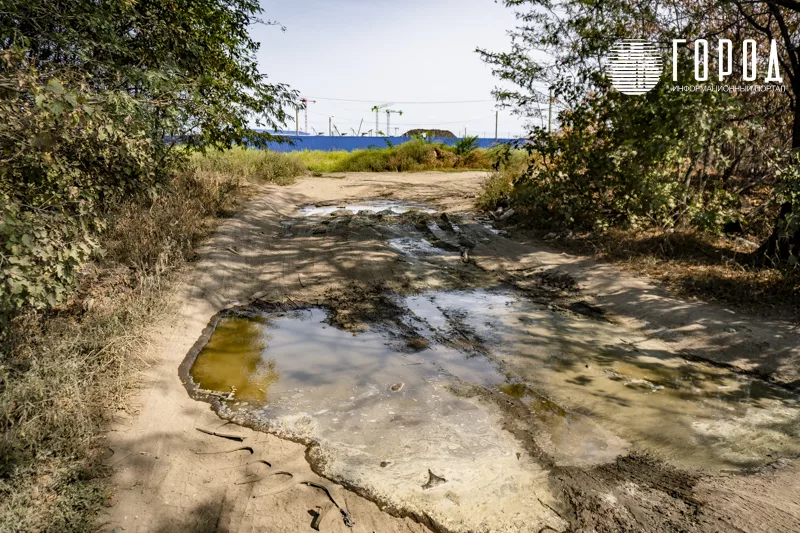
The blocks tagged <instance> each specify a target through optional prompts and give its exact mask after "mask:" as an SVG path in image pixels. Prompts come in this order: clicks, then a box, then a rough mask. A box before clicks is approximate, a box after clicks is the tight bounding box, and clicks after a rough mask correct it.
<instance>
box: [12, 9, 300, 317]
mask: <svg viewBox="0 0 800 533" xmlns="http://www.w3.org/2000/svg"><path fill="white" fill-rule="evenodd" d="M259 13H260V8H259V6H258V4H257V3H256V2H252V1H249V0H232V1H224V2H223V1H218V0H198V1H195V0H192V1H181V0H178V1H174V0H169V1H166V0H154V1H149V0H145V1H139V2H116V1H111V0H99V1H92V2H88V1H85V0H56V1H43V0H24V1H22V0H4V2H3V6H2V8H1V9H0V54H2V56H1V59H2V62H0V161H2V165H1V166H0V269H1V272H2V278H0V302H2V305H0V307H2V308H3V309H0V311H5V312H9V310H10V309H14V308H20V307H23V306H34V307H44V306H51V305H55V304H57V303H59V302H62V301H64V299H65V298H66V296H67V295H68V294H69V289H70V288H71V287H72V286H73V285H74V282H75V275H76V272H77V271H78V270H79V268H80V266H81V265H82V264H83V263H84V262H85V261H87V259H88V258H89V257H90V256H91V255H92V254H94V253H97V252H98V250H96V244H95V243H96V239H95V236H96V235H97V233H98V232H100V231H102V230H103V229H104V223H103V220H104V217H105V215H106V213H107V212H108V210H110V209H113V208H114V206H115V205H117V204H118V203H119V202H120V201H122V200H123V199H127V198H130V197H131V196H133V195H150V196H153V195H158V194H159V190H160V186H161V184H162V183H163V182H164V181H165V178H166V177H167V176H169V175H170V173H171V172H172V170H173V169H174V168H175V166H176V165H178V164H180V163H181V162H182V160H183V158H184V157H185V155H186V153H187V151H186V150H185V149H184V148H177V147H176V144H177V143H178V142H180V143H181V145H182V146H183V147H189V148H191V149H200V150H204V149H206V148H209V147H213V148H227V147H230V146H232V145H234V144H242V143H251V144H256V145H257V144H259V143H264V142H266V141H268V140H271V139H272V136H271V135H269V134H267V133H259V132H255V131H253V130H252V129H251V128H250V127H249V124H250V123H255V124H256V125H257V126H265V127H268V128H271V129H277V128H278V127H279V126H280V125H281V124H282V123H283V122H284V120H285V118H286V115H285V114H284V106H287V105H289V104H291V103H292V102H293V100H294V98H295V94H294V93H293V92H292V91H290V90H289V89H288V88H287V87H286V86H284V85H282V84H272V83H269V82H268V80H267V78H266V76H265V75H264V74H262V73H260V72H259V70H258V66H257V63H256V57H255V53H256V51H257V50H258V44H257V43H255V42H254V41H253V40H252V39H251V38H250V36H249V34H248V29H249V26H250V25H252V24H254V23H258V22H259V19H258V15H259ZM267 24H274V23H272V22H267Z"/></svg>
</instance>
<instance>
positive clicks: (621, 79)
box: [608, 39, 664, 94]
mask: <svg viewBox="0 0 800 533" xmlns="http://www.w3.org/2000/svg"><path fill="white" fill-rule="evenodd" d="M608 62H609V77H610V78H611V85H613V86H614V88H615V89H616V90H618V91H619V92H621V93H622V94H644V93H646V92H647V91H649V90H650V89H652V88H653V87H655V86H656V85H657V84H658V80H659V79H660V78H661V72H662V69H663V66H664V65H663V62H662V60H661V53H660V52H659V50H658V47H656V45H655V44H653V43H651V42H649V41H645V40H643V39H625V40H622V41H620V42H618V43H616V44H615V45H614V46H613V47H612V48H611V53H610V54H609V57H608Z"/></svg>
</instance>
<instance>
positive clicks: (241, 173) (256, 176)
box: [191, 147, 308, 185]
mask: <svg viewBox="0 0 800 533" xmlns="http://www.w3.org/2000/svg"><path fill="white" fill-rule="evenodd" d="M191 165H192V167H194V168H195V169H197V170H199V171H201V172H216V173H219V174H222V175H225V176H236V177H239V178H242V179H246V180H250V181H253V182H259V181H260V182H266V183H274V184H276V185H290V184H292V183H294V181H295V179H296V178H297V177H298V176H302V175H305V174H307V173H308V167H307V166H306V165H305V164H304V163H303V162H302V161H301V160H300V159H299V158H297V157H292V156H291V155H290V154H284V153H280V152H273V151H271V150H255V149H251V148H243V147H236V148H232V149H230V150H224V151H221V150H214V151H208V152H206V153H205V154H202V153H194V154H192V156H191Z"/></svg>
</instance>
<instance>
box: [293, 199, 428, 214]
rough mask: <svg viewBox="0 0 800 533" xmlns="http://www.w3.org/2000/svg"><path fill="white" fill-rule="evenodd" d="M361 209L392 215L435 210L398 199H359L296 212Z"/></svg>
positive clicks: (326, 212)
mask: <svg viewBox="0 0 800 533" xmlns="http://www.w3.org/2000/svg"><path fill="white" fill-rule="evenodd" d="M361 211H367V212H370V213H384V214H394V215H400V214H403V213H407V212H409V211H419V212H421V213H434V212H435V210H434V209H431V208H430V207H427V206H425V205H423V204H417V203H409V202H401V201H398V200H361V201H358V202H354V203H347V202H341V203H337V204H330V205H322V204H314V205H306V206H303V207H301V208H300V210H299V212H298V213H299V215H300V216H303V217H313V216H326V215H331V214H335V213H339V212H349V213H351V214H356V213H359V212H361Z"/></svg>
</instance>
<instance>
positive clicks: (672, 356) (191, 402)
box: [103, 172, 800, 533]
mask: <svg viewBox="0 0 800 533" xmlns="http://www.w3.org/2000/svg"><path fill="white" fill-rule="evenodd" d="M485 177H486V176H485V174H483V173H477V172H463V173H403V174H388V173H387V174H366V173H365V174H348V175H346V176H345V177H344V178H341V179H333V178H307V179H304V180H302V181H300V182H298V183H297V184H295V185H294V186H291V187H283V188H281V187H266V186H265V187H259V188H258V189H257V191H255V193H256V194H254V195H253V196H252V197H251V199H250V200H249V201H248V203H247V204H246V205H245V206H244V209H243V210H242V211H241V212H240V214H239V215H237V216H236V217H234V218H232V219H229V220H226V221H225V222H224V223H223V224H222V225H221V227H220V228H219V230H218V232H217V233H216V235H215V236H214V237H213V238H211V239H210V240H209V241H208V242H207V243H206V244H205V245H204V246H203V247H202V249H201V250H199V256H200V257H199V260H198V261H197V263H195V264H194V265H193V268H192V269H191V271H190V272H189V274H188V276H187V279H186V282H185V283H184V285H183V286H182V288H181V289H180V291H179V292H178V293H177V294H176V295H175V298H174V303H173V306H172V308H173V309H174V315H173V316H172V317H171V318H170V319H169V320H165V321H164V323H163V324H161V325H160V326H159V334H158V335H157V345H156V346H157V347H156V349H155V350H154V352H153V353H151V354H148V355H149V357H150V359H152V360H153V361H154V363H153V364H152V366H151V367H150V368H149V369H148V371H147V372H146V373H145V375H144V376H143V378H142V390H141V393H140V394H139V395H138V397H137V399H136V404H135V407H136V410H135V412H136V414H135V415H129V416H125V415H122V414H120V416H119V417H118V419H117V421H116V423H115V425H114V428H113V431H112V432H111V433H110V434H109V439H108V440H109V447H110V450H111V451H113V453H112V454H110V456H109V457H108V459H107V463H108V464H109V465H110V466H112V468H113V484H114V487H115V489H114V498H113V505H112V506H111V507H110V508H109V509H108V511H107V516H104V517H103V524H104V525H103V529H104V530H106V531H114V530H116V531H143V532H144V531H146V532H150V531H156V532H158V531H164V532H167V531H170V532H171V531H189V532H212V531H214V532H231V533H232V532H251V531H252V532H255V531H259V532H262V531H270V532H273V531H274V532H291V531H314V530H319V531H330V532H343V531H353V532H400V531H403V532H405V531H414V532H422V531H447V532H451V531H452V532H472V531H474V532H495V531H496V532H518V531H519V532H541V531H703V532H711V531H748V532H750V531H764V532H774V531H786V532H791V531H798V530H800V466H798V463H797V461H796V460H795V458H796V457H797V456H800V399H799V398H798V393H797V387H798V385H800V376H799V375H798V370H799V369H800V349H799V348H798V346H800V342H798V341H800V335H798V332H797V330H796V329H795V328H793V325H792V324H786V323H781V322H777V321H772V322H769V321H765V320H761V319H755V318H753V317H746V316H740V315H738V314H736V313H733V312H731V311H729V310H726V309H724V308H721V307H717V306H714V305H710V304H703V303H698V302H686V301H680V300H677V299H675V298H673V297H671V296H670V295H668V294H667V293H665V292H664V291H662V290H661V289H659V288H657V287H655V286H654V285H652V284H651V283H649V282H648V281H647V280H643V279H640V278H634V277H631V276H628V275H626V274H624V273H622V272H620V271H619V270H617V269H616V268H615V267H613V266H609V265H602V264H596V263H593V262H591V261H588V260H586V259H585V258H581V257H574V256H567V255H564V254H557V253H554V252H552V251H550V250H547V249H546V248H544V247H543V246H542V245H541V243H536V242H527V241H523V240H519V239H515V238H513V237H510V236H507V235H506V234H504V233H498V232H497V230H495V229H493V228H491V227H490V226H488V225H487V224H486V223H485V221H482V220H481V219H480V218H475V216H474V215H473V214H472V211H473V207H472V203H473V201H474V195H475V193H476V191H478V189H479V187H480V185H481V184H482V182H483V180H484V179H485Z"/></svg>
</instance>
